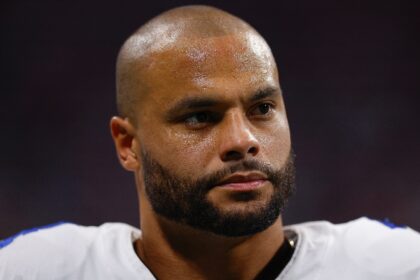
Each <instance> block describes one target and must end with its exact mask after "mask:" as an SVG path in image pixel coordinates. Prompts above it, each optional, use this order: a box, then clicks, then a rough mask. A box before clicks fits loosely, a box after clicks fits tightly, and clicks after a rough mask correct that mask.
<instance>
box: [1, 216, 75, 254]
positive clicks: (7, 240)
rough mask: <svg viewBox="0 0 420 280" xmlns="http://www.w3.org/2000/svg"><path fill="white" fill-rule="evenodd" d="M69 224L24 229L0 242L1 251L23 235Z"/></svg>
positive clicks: (58, 223)
mask: <svg viewBox="0 0 420 280" xmlns="http://www.w3.org/2000/svg"><path fill="white" fill-rule="evenodd" d="M68 223H69V222H65V221H60V222H57V223H53V224H49V225H45V226H40V227H35V228H30V229H24V230H22V231H20V232H18V233H17V234H15V235H13V236H11V237H8V238H6V239H3V240H0V249H2V248H4V247H6V246H7V245H9V244H10V243H12V242H13V240H15V239H16V238H17V237H19V236H21V235H25V234H28V233H31V232H35V231H38V230H41V229H47V228H53V227H56V226H59V225H62V224H68Z"/></svg>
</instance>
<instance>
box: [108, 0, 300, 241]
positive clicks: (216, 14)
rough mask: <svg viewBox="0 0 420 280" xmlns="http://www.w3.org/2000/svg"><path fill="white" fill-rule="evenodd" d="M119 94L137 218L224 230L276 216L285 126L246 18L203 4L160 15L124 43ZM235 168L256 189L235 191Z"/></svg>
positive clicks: (239, 231)
mask: <svg viewBox="0 0 420 280" xmlns="http://www.w3.org/2000/svg"><path fill="white" fill-rule="evenodd" d="M117 101H118V109H119V113H120V115H121V117H115V118H113V119H112V120H111V130H112V133H113V137H114V140H115V143H116V147H117V152H118V153H117V154H118V156H119V158H120V162H121V164H122V165H123V167H124V168H126V169H127V170H129V171H133V172H135V174H136V183H137V187H138V193H139V200H140V203H139V204H140V215H141V216H142V219H141V220H142V221H147V220H150V219H156V221H162V220H161V219H162V218H163V219H166V220H167V221H171V222H174V223H176V224H177V226H182V227H184V226H188V227H192V228H195V229H201V230H204V231H209V232H213V233H215V234H220V235H225V236H245V235H249V234H253V233H256V232H260V231H263V230H265V229H266V228H267V227H269V226H271V225H272V224H273V223H275V221H278V217H279V215H280V211H281V209H282V207H283V205H284V204H285V202H286V200H287V198H288V196H289V195H290V194H291V192H292V189H293V178H294V177H293V176H294V173H293V154H292V152H291V142H290V132H289V126H288V121H287V116H286V110H285V105H284V102H283V96H282V92H281V89H280V84H279V77H278V73H277V67H276V63H275V61H274V58H273V55H272V53H271V50H270V48H269V46H268V45H267V43H266V42H265V40H264V39H263V38H262V37H261V35H259V34H258V32H257V31H255V30H254V29H253V28H252V27H251V26H250V25H249V24H247V23H246V22H244V21H243V20H241V19H239V18H237V17H235V16H233V15H231V14H229V13H226V12H224V11H221V10H219V9H216V8H212V7H208V6H186V7H180V8H176V9H172V10H169V11H167V12H165V13H162V14H160V15H158V16H157V17H155V18H153V19H152V20H150V21H149V22H147V23H146V24H145V25H143V26H142V27H140V28H139V29H138V30H137V31H136V32H135V33H134V34H133V35H131V36H130V37H129V38H128V39H127V41H126V42H125V43H124V45H123V46H122V48H121V51H120V53H119V56H118V61H117ZM232 174H236V175H235V176H239V175H238V174H253V175H252V176H256V177H258V178H260V179H261V180H259V179H258V180H254V183H255V184H257V185H258V186H259V187H257V185H252V186H254V187H255V188H254V187H252V186H251V187H252V190H249V191H248V190H247V191H237V190H236V187H233V186H231V185H230V184H235V182H226V180H227V179H226V178H227V177H231V176H233V175H232ZM241 176H243V175H241ZM250 176H251V175H250ZM252 176H251V177H252ZM233 179H234V180H237V179H235V178H233ZM228 181H229V180H228ZM236 183H240V182H236ZM229 186H231V187H232V188H231V187H229ZM235 186H236V185H235ZM145 223H147V222H145ZM141 227H142V228H143V227H147V225H143V224H142V225H141Z"/></svg>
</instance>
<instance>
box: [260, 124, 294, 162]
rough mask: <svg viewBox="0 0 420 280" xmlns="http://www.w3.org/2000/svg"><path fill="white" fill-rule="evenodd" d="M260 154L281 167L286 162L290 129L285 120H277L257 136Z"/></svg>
mask: <svg viewBox="0 0 420 280" xmlns="http://www.w3.org/2000/svg"><path fill="white" fill-rule="evenodd" d="M258 140H259V144H260V152H261V156H262V157H263V158H265V159H268V160H269V162H271V164H273V165H275V166H277V167H278V168H280V167H282V166H283V165H284V163H285V162H286V160H287V158H288V156H289V153H290V149H291V140H290V131H289V126H288V124H287V120H283V121H280V122H277V123H276V125H273V126H271V127H270V129H269V130H267V131H266V132H265V133H261V134H260V135H259V136H258Z"/></svg>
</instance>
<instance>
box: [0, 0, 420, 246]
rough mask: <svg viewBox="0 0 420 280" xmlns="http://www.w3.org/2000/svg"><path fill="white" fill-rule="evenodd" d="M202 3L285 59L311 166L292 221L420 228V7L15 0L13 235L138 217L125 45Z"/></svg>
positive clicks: (0, 170)
mask: <svg viewBox="0 0 420 280" xmlns="http://www.w3.org/2000/svg"><path fill="white" fill-rule="evenodd" d="M413 2H414V1H413ZM198 3H201V4H210V5H214V6H216V7H219V8H222V9H225V10H227V11H228V12H231V13H233V14H235V15H237V16H239V17H241V18H243V19H245V20H246V21H248V22H249V23H250V24H251V25H253V26H254V27H255V28H256V29H257V30H258V31H259V32H260V33H261V34H262V35H263V36H264V37H265V38H266V39H267V41H268V43H269V44H270V46H271V48H272V50H273V53H274V55H275V57H276V60H277V62H278V67H279V69H280V73H281V84H282V87H283V90H284V94H285V101H286V105H287V110H288V117H289V121H290V125H291V129H292V137H293V143H294V149H295V152H296V154H297V159H296V164H297V172H298V173H297V176H298V177H297V188H298V190H297V193H296V195H295V196H294V197H293V199H292V200H291V201H290V203H289V207H288V208H287V210H286V212H285V214H284V219H285V222H286V223H287V224H291V223H298V222H303V221H309V220H330V221H332V222H336V223H338V222H345V221H348V220H350V219H354V218H358V217H360V216H368V217H371V218H375V219H383V218H389V219H391V220H392V221H394V222H395V223H397V224H405V225H409V226H411V227H413V228H414V229H416V230H420V217H419V216H420V187H419V186H420V126H419V124H418V123H419V122H420V112H419V107H420V96H419V89H420V78H419V74H420V70H419V62H420V55H419V50H420V38H419V34H420V33H419V18H420V15H419V9H418V5H416V4H412V3H409V2H406V1H379V0H378V1H370V0H365V1H354V0H343V1H332V0H330V1H325V0H320V1H310V0H296V1H264V0H260V1H248V2H244V1H205V0H203V1H200V2H196V1H169V0H166V1H163V0H156V1H128V0H127V1H124V0H120V1H98V0H92V1H83V2H77V1H69V0H66V1H22V0H16V1H3V2H2V3H1V4H0V21H1V27H0V28H1V31H0V32H1V33H0V35H1V45H0V50H1V52H0V53H1V64H0V71H1V72H0V73H1V76H0V77H1V78H0V79H1V83H0V93H1V102H0V110H1V111H0V114H1V115H0V117H1V126H0V133H1V134H0V135H1V138H0V147H1V153H0V239H3V238H5V237H7V236H9V235H11V234H13V233H15V232H17V231H19V230H21V229H24V228H30V227H34V226H39V225H45V224H49V223H53V222H56V221H60V220H66V221H72V222H75V223H80V224H84V225H98V224H101V223H103V222H109V221H120V222H127V223H130V224H132V225H138V211H137V207H138V206H137V197H136V191H135V186H134V180H133V176H132V174H130V173H127V172H125V171H123V169H122V168H121V167H120V166H119V163H118V161H117V158H116V156H115V152H114V148H113V143H112V141H111V137H110V133H109V128H108V123H109V119H110V117H111V116H112V115H114V114H116V109H115V101H114V99H115V97H114V96H115V90H114V88H115V85H114V75H115V73H114V65H115V59H116V55H117V52H118V49H119V47H120V45H121V44H122V43H123V41H124V40H125V38H127V37H128V36H129V35H130V34H131V33H132V32H133V31H134V30H135V29H137V27H139V26H140V25H141V24H143V23H145V21H147V20H148V19H150V18H151V17H153V16H155V15H157V14H158V13H160V12H162V11H164V10H166V9H169V8H172V7H175V6H179V5H186V4H198Z"/></svg>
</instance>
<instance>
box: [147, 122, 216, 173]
mask: <svg viewBox="0 0 420 280" xmlns="http://www.w3.org/2000/svg"><path fill="white" fill-rule="evenodd" d="M148 142H149V143H148V145H147V146H148V147H145V148H146V149H147V150H148V151H150V153H152V157H153V158H154V159H155V160H157V161H158V162H159V163H161V164H162V165H163V166H164V167H166V168H168V169H170V170H171V171H172V172H173V173H174V174H176V175H178V176H181V177H184V178H185V177H187V178H188V177H189V178H194V177H196V176H197V174H201V173H203V171H204V170H206V168H207V166H208V163H209V162H210V161H211V159H212V154H211V151H214V150H215V149H214V143H215V141H214V137H213V136H212V135H210V134H208V133H204V132H200V133H198V132H197V133H191V132H189V133H185V132H182V131H180V130H179V129H170V128H168V129H162V130H160V133H158V134H157V135H155V137H154V138H153V139H150V141H148Z"/></svg>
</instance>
